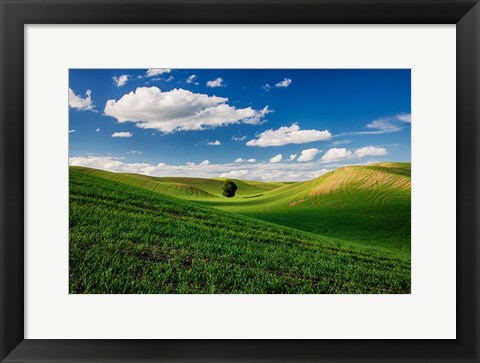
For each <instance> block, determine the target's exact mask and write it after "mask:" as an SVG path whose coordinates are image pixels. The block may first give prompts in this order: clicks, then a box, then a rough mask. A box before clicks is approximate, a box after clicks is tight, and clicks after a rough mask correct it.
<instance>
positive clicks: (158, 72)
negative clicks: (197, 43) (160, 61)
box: [145, 68, 172, 77]
mask: <svg viewBox="0 0 480 363" xmlns="http://www.w3.org/2000/svg"><path fill="white" fill-rule="evenodd" d="M171 71H172V70H171V69H169V68H150V69H149V70H147V72H146V73H145V77H153V76H158V75H161V74H164V73H170V72H171Z"/></svg>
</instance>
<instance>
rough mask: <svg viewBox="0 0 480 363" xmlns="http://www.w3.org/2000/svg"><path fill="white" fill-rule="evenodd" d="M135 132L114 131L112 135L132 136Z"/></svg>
mask: <svg viewBox="0 0 480 363" xmlns="http://www.w3.org/2000/svg"><path fill="white" fill-rule="evenodd" d="M132 136H133V134H132V133H131V132H114V133H113V134H112V137H132Z"/></svg>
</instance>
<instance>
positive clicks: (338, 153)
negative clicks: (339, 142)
mask: <svg viewBox="0 0 480 363" xmlns="http://www.w3.org/2000/svg"><path fill="white" fill-rule="evenodd" d="M351 155H352V152H351V151H349V150H347V149H345V148H336V147H334V148H332V149H330V150H328V151H327V152H326V153H325V155H323V156H322V161H323V162H325V163H331V162H334V161H340V160H345V159H346V158H348V157H349V156H351Z"/></svg>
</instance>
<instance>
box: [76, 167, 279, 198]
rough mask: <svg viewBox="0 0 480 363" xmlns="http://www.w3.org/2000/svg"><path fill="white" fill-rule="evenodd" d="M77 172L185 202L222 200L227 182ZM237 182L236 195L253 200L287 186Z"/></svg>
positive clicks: (93, 170)
mask: <svg viewBox="0 0 480 363" xmlns="http://www.w3.org/2000/svg"><path fill="white" fill-rule="evenodd" d="M70 168H75V169H77V170H83V171H84V172H87V173H90V174H92V175H95V176H98V177H101V178H104V179H108V180H114V181H117V182H121V183H124V184H128V185H132V186H136V187H139V188H143V189H148V190H152V191H154V192H158V193H163V194H167V195H171V196H174V197H177V198H184V199H204V198H207V199H208V198H212V197H222V198H223V196H222V191H223V182H224V180H225V179H221V178H218V179H205V178H186V177H153V176H148V175H141V174H130V173H112V172H108V171H105V170H98V169H92V168H86V167H81V166H71V167H70ZM233 180H235V183H236V184H237V186H238V190H237V193H236V196H237V197H238V198H242V197H252V196H258V195H261V194H263V193H265V192H266V191H269V190H272V189H275V188H278V187H281V186H284V185H287V184H286V183H280V182H271V183H268V182H258V181H247V180H237V179H233Z"/></svg>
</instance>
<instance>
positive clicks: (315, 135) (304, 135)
mask: <svg viewBox="0 0 480 363" xmlns="http://www.w3.org/2000/svg"><path fill="white" fill-rule="evenodd" d="M331 137H332V134H331V133H330V132H329V131H328V130H324V131H319V130H300V126H298V125H297V124H296V123H294V124H292V125H291V126H290V127H289V126H282V127H280V128H279V129H278V130H272V129H270V130H267V131H264V132H262V133H261V134H259V135H258V136H257V139H253V140H250V141H248V142H247V145H248V146H260V147H266V146H282V145H287V144H305V143H308V142H313V141H324V140H328V139H330V138H331Z"/></svg>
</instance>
